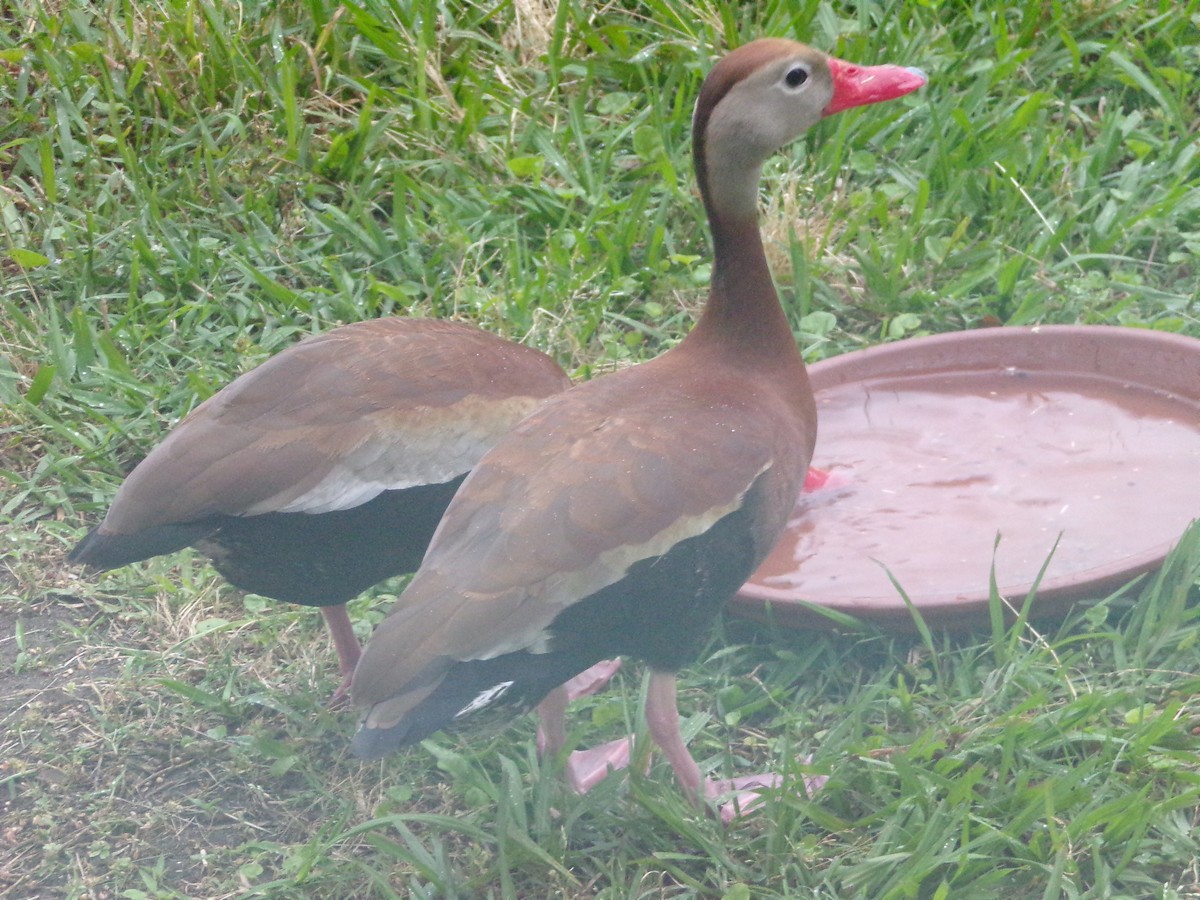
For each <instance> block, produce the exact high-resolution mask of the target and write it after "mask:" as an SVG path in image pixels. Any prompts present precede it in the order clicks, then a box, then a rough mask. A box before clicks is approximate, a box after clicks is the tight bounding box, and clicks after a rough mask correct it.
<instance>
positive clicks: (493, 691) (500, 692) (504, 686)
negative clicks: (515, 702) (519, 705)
mask: <svg viewBox="0 0 1200 900" xmlns="http://www.w3.org/2000/svg"><path fill="white" fill-rule="evenodd" d="M512 686H513V682H511V681H502V682H500V683H499V684H497V685H493V686H492V687H490V688H488V689H487V690H486V691H480V693H479V696H477V697H476V698H475V699H474V700H472V701H471V702H470V703H468V704H467V705H466V706H464V707H463V708H462V709H460V710H459V711H458V712H456V713H455V714H454V718H456V719H458V718H461V717H462V716H465V715H466V714H467V713H473V712H475V710H477V709H483V708H484V707H485V706H489V705H491V704H492V703H495V702H496V701H497V700H499V699H500V698H501V697H503V696H504V695H505V694H506V693H508V689H509V688H510V687H512Z"/></svg>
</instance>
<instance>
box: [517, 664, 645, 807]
mask: <svg viewBox="0 0 1200 900" xmlns="http://www.w3.org/2000/svg"><path fill="white" fill-rule="evenodd" d="M620 667H621V661H620V660H619V659H607V660H604V661H603V662H599V663H596V665H594V666H592V667H591V668H590V669H587V670H586V671H584V672H581V673H580V674H578V675H576V676H575V677H574V678H572V679H570V680H569V681H567V682H566V683H565V684H563V685H560V686H559V687H556V688H555V689H554V690H553V691H551V692H550V693H549V694H547V695H546V698H545V699H544V700H543V701H542V702H541V703H539V704H538V708H537V712H538V719H539V720H540V721H539V723H538V733H537V746H538V755H539V756H541V757H542V758H543V759H544V758H546V757H550V756H555V755H557V754H558V753H560V752H561V751H562V749H563V747H564V746H565V745H566V743H567V724H566V715H567V704H569V703H570V702H571V701H572V700H576V699H578V698H580V697H586V696H588V695H589V694H594V693H596V691H598V690H600V688H602V687H604V685H606V684H607V683H608V682H609V680H610V679H611V678H612V677H613V675H615V674H616V672H617V669H619V668H620ZM631 743H632V741H631V740H630V738H620V739H618V740H615V741H610V742H609V743H607V744H601V745H600V746H599V747H593V748H592V749H590V750H576V751H574V752H573V753H572V754H571V755H570V756H569V757H568V758H567V764H566V774H567V780H568V781H569V782H570V783H571V787H572V788H573V789H574V790H575V792H576V793H578V794H586V793H587V792H588V791H590V790H591V789H592V788H594V787H595V786H596V785H597V784H599V783H600V782H601V781H602V780H603V779H604V778H605V777H606V776H607V775H608V773H609V772H613V771H618V770H620V769H624V768H626V767H627V766H628V765H629V748H630V745H631Z"/></svg>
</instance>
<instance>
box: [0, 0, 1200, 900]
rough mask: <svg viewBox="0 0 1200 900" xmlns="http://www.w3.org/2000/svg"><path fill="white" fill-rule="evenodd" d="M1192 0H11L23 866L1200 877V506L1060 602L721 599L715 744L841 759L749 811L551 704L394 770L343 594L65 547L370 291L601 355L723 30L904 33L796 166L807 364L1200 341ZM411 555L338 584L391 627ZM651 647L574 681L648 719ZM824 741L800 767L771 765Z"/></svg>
mask: <svg viewBox="0 0 1200 900" xmlns="http://www.w3.org/2000/svg"><path fill="white" fill-rule="evenodd" d="M1198 17H1200V4H1197V3H1196V2H1166V0H1161V2H1158V0H1156V2H1144V0H1139V2H1133V0H1126V2H1089V3H1078V4H1071V3H1047V4H1040V5H1035V6H1028V5H1027V6H1026V7H1013V6H1011V5H1008V4H1001V3H999V2H996V0H973V2H964V3H960V4H955V5H954V6H953V8H948V7H946V6H944V5H941V6H939V5H938V4H925V3H920V2H916V0H882V2H864V3H859V4H854V5H841V4H832V3H829V2H815V0H799V2H791V3H782V2H765V3H758V4H736V3H728V2H719V3H702V4H683V3H681V2H679V0H643V2H632V0H631V2H628V3H620V4H618V3H610V4H603V5H593V4H582V3H580V2H578V0H563V2H561V3H559V4H556V5H555V4H547V3H543V2H539V0H495V2H485V3H465V2H460V0H443V2H441V3H433V2H429V0H413V2H403V0H358V2H355V3H338V4H335V3H333V2H329V0H306V2H303V3H301V2H296V0H284V2H279V3H274V2H273V3H267V2H255V0H243V2H239V3H213V2H209V0H156V2H152V3H145V4H134V3H129V2H125V0H96V2H89V3H84V2H81V0H56V2H51V3H35V2H32V0H14V2H13V3H10V4H8V5H7V7H6V11H5V16H4V22H3V25H2V26H0V173H2V175H3V177H2V179H0V519H2V521H3V528H2V529H0V625H2V626H3V628H2V629H0V678H2V681H0V685H2V688H0V717H2V718H3V722H4V732H3V735H2V737H0V741H2V744H0V746H2V755H0V803H2V804H3V814H2V815H0V887H2V888H3V890H4V892H5V895H6V896H12V897H42V896H68V897H97V898H100V897H127V898H141V897H153V898H168V897H213V898H216V897H234V896H265V897H295V896H307V897H330V898H334V897H337V898H343V897H395V896H413V897H422V896H430V897H435V896H436V897H481V896H495V897H543V896H564V897H578V898H585V897H586V898H635V897H682V896H698V897H720V898H728V900H741V898H750V897H867V898H913V897H922V898H924V897H928V898H949V897H968V896H969V897H972V898H986V897H1005V898H1009V897H1044V898H1054V897H1095V898H1100V897H1106V898H1108V897H1131V898H1133V897H1137V898H1142V897H1162V898H1176V897H1187V896H1197V895H1200V858H1198V856H1197V851H1196V844H1195V840H1194V836H1193V835H1194V830H1195V828H1196V827H1197V824H1198V822H1197V820H1198V819H1200V766H1198V765H1197V762H1196V760H1197V751H1198V750H1200V736H1198V735H1200V707H1198V706H1197V703H1196V700H1195V696H1196V695H1197V693H1198V691H1200V666H1198V664H1197V659H1198V657H1197V653H1198V652H1200V651H1198V649H1197V638H1198V637H1200V614H1198V612H1197V606H1196V604H1195V602H1194V601H1195V585H1196V583H1197V579H1198V578H1200V533H1197V532H1196V531H1195V530H1193V531H1192V532H1191V533H1190V534H1189V535H1187V536H1186V537H1185V539H1184V540H1183V541H1182V543H1181V546H1180V549H1179V551H1178V552H1177V554H1176V555H1175V556H1174V557H1173V559H1172V561H1171V562H1170V564H1169V565H1168V566H1167V568H1166V569H1165V570H1164V572H1163V574H1162V575H1161V576H1160V577H1158V578H1157V579H1149V580H1146V581H1144V582H1142V583H1140V584H1138V585H1135V586H1132V587H1131V588H1130V589H1128V590H1126V591H1123V592H1120V593H1118V594H1117V595H1114V596H1112V597H1106V598H1096V599H1097V602H1096V603H1095V604H1094V605H1091V606H1089V607H1087V608H1085V609H1081V610H1079V611H1077V612H1076V613H1074V614H1073V615H1072V616H1071V617H1069V618H1068V619H1067V620H1066V621H1063V622H1051V623H1047V622H1035V623H1034V625H1036V629H1037V630H1034V627H1033V626H1032V625H1027V624H1025V623H1020V624H1019V625H1017V626H1013V627H1012V628H1010V629H1006V628H1005V627H1003V626H994V627H993V629H992V630H990V631H989V630H987V629H986V628H985V629H984V630H982V631H980V632H979V633H977V634H970V635H960V636H953V637H952V636H947V635H943V634H940V633H938V632H936V631H931V632H928V631H927V633H926V636H924V637H922V636H920V635H919V634H918V635H916V636H910V635H890V634H881V633H877V632H875V631H872V630H870V629H867V628H863V629H844V630H843V631H842V632H840V633H838V634H818V633H795V632H787V633H782V632H781V633H776V632H773V631H771V630H770V629H766V628H762V627H757V626H751V625H748V624H746V623H741V622H736V621H729V622H726V623H724V624H723V627H722V629H721V631H720V633H719V634H718V635H716V636H715V637H714V640H713V642H712V643H711V645H710V647H709V648H708V650H707V651H706V653H705V658H704V659H703V660H702V662H700V663H699V664H697V665H696V666H695V667H693V668H692V669H691V670H689V671H688V672H687V673H686V676H685V678H684V680H683V682H682V689H681V696H682V705H683V712H684V714H685V716H686V717H687V723H686V724H687V728H688V730H689V732H690V733H691V734H692V735H693V737H692V744H691V746H692V748H693V751H694V752H695V754H696V755H697V757H698V759H699V760H701V763H702V765H703V766H705V767H708V768H711V769H715V770H719V771H732V770H734V769H736V768H741V767H748V766H751V765H755V764H761V763H763V762H764V761H767V760H769V761H770V762H771V763H772V764H775V765H782V766H783V767H784V769H785V774H789V775H790V777H793V778H797V779H798V778H800V777H801V775H802V774H803V773H804V772H806V771H808V770H809V769H811V770H815V771H817V772H820V773H824V774H828V775H829V776H830V781H829V783H828V784H827V785H826V787H825V788H824V789H823V791H822V792H821V793H820V794H819V795H818V796H817V797H816V798H815V799H814V800H813V801H811V802H801V801H799V800H796V799H793V798H790V797H788V796H786V795H781V796H780V797H779V798H777V799H775V800H773V801H772V804H771V806H770V808H769V810H768V812H767V814H765V815H760V816H757V817H755V818H753V819H750V820H747V821H746V822H744V823H742V824H739V825H737V826H735V827H733V828H730V829H722V828H721V827H720V826H719V825H718V824H717V823H715V822H713V821H711V820H708V819H705V818H703V817H701V816H698V815H696V814H695V813H693V812H692V811H691V810H689V809H688V808H686V807H685V806H684V805H683V804H682V803H681V801H680V800H679V798H678V797H677V796H676V794H675V793H674V787H673V784H672V782H671V780H670V778H669V775H668V773H667V771H666V769H665V767H664V766H663V765H662V764H661V762H660V763H657V764H656V765H655V767H654V768H653V770H652V773H651V774H652V777H650V778H642V777H635V778H633V779H632V781H631V782H630V781H620V780H614V781H613V783H612V784H607V783H606V784H605V785H604V786H603V787H602V788H600V789H598V790H597V791H596V792H594V793H593V794H591V795H589V796H587V797H584V798H573V797H569V796H566V795H564V794H563V793H562V792H561V791H560V789H559V787H558V784H557V781H556V780H555V779H554V778H553V777H539V776H540V775H541V771H540V770H541V768H542V766H541V764H540V763H539V761H538V760H537V758H536V755H535V753H534V752H533V742H532V726H531V724H530V723H529V722H528V721H522V722H519V723H516V724H514V725H513V726H512V727H510V728H508V729H505V730H502V731H501V730H497V731H495V732H485V733H473V734H470V735H468V736H465V737H447V736H445V735H439V736H437V737H435V738H434V739H431V740H430V741H427V742H425V744H424V745H423V747H422V749H420V750H416V751H413V752H411V753H408V754H406V755H404V756H402V757H398V758H395V759H390V760H387V761H385V762H384V763H381V764H374V765H370V766H364V765H360V764H358V763H355V762H354V761H352V760H350V759H348V758H347V756H346V754H345V746H346V739H347V736H348V734H349V732H350V728H351V725H352V722H351V719H350V717H349V716H347V715H334V714H331V713H329V712H327V711H326V710H325V709H323V708H322V706H321V702H322V700H323V698H324V697H325V696H327V695H328V693H329V691H330V690H331V689H332V686H333V681H334V679H335V676H334V673H333V668H332V666H331V657H330V653H329V651H328V649H327V647H326V646H325V642H324V637H323V635H322V634H321V631H320V628H319V625H318V623H317V617H316V616H315V615H313V614H312V613H311V612H310V611H306V610H299V609H292V608H282V607H279V606H275V605H273V604H268V603H267V602H266V601H263V600H261V599H260V598H257V597H253V596H248V597H242V596H241V595H239V594H237V593H236V592H234V591H232V590H230V589H229V588H228V587H226V586H224V585H223V584H222V583H220V581H219V580H218V579H216V578H215V577H214V576H213V574H212V572H211V570H210V569H209V568H208V567H207V566H205V565H204V564H203V563H202V562H201V561H200V560H199V559H193V558H191V557H190V556H188V555H187V554H180V555H177V556H175V557H172V558H170V559H165V560H155V561H153V562H150V563H147V564H145V565H142V566H136V567H131V568H130V569H128V570H122V571H118V572H115V573H112V574H110V575H107V576H105V577H104V578H102V579H100V580H99V581H97V582H95V583H92V582H88V581H85V580H82V579H81V578H80V577H79V575H78V574H77V573H75V572H73V571H71V570H69V569H68V568H66V567H65V566H64V565H63V554H64V552H65V551H66V549H67V548H69V546H70V545H71V544H72V543H73V542H74V541H75V540H76V539H78V537H79V536H80V535H81V534H82V531H83V528H84V527H85V525H86V524H87V523H89V522H92V521H94V520H95V518H96V517H97V516H98V515H99V514H100V513H101V511H102V510H103V509H104V508H105V506H106V505H107V503H108V501H109V499H110V498H111V496H112V493H113V491H114V490H115V488H116V485H117V484H118V483H119V479H120V476H121V474H122V472H123V471H126V470H127V469H128V467H129V466H130V465H131V464H132V463H134V462H135V461H136V460H137V459H138V458H139V457H140V456H141V455H142V454H143V453H144V452H145V451H146V450H147V449H148V448H149V447H151V446H153V444H154V443H155V442H157V441H158V440H160V439H161V438H162V436H163V435H164V434H165V433H166V431H167V430H168V428H169V427H170V425H171V424H172V423H173V422H175V421H176V420H177V419H178V418H179V417H180V416H181V415H183V414H184V413H185V412H186V411H187V410H189V409H190V408H192V407H193V406H194V405H195V404H196V403H198V402H199V401H200V400H202V399H203V398H204V397H206V396H208V395H210V394H211V393H212V392H213V391H214V390H216V389H218V388H219V387H220V386H221V385H222V384H224V383H226V382H227V381H228V380H230V379H231V378H232V377H233V376H235V375H236V374H237V373H239V372H241V371H245V370H246V369H248V368H250V367H252V366H254V365H256V364H258V363H259V362H261V361H262V360H263V359H265V358H267V357H268V356H269V355H271V354H272V353H276V352H278V351H279V350H281V349H283V348H284V347H287V346H289V345H291V344H292V343H294V342H295V341H296V340H297V339H298V338H299V337H301V336H302V335H304V334H307V333H311V332H316V331H323V330H326V329H328V328H330V327H332V326H333V325H335V324H337V323H339V322H345V321H351V320H355V319H360V318H364V317H368V316H378V315H388V314H410V313H411V314H418V315H438V316H456V317H461V318H466V319H470V320H473V321H477V322H479V323H480V324H482V325H484V326H485V327H488V328H490V329H493V330H495V331H498V332H500V333H503V334H505V335H507V336H510V337H513V338H517V339H521V340H525V341H528V342H529V343H531V344H534V345H537V346H539V347H541V348H543V349H546V350H548V351H550V352H552V353H554V354H555V355H556V356H557V357H558V358H559V359H560V361H562V362H563V363H564V364H565V365H568V366H569V367H570V368H571V369H572V371H573V372H574V373H575V374H576V375H578V376H579V377H588V376H590V375H591V374H594V373H596V372H600V371H603V370H605V369H607V368H610V367H612V366H615V365H621V364H625V363H627V362H629V361H636V360H640V359H645V358H649V357H652V356H654V355H656V354H657V353H659V352H661V351H662V350H663V349H664V348H666V347H668V346H670V345H671V344H672V343H674V342H675V341H677V340H678V339H679V338H680V336H681V335H682V334H683V333H685V332H686V329H687V327H688V326H689V324H690V322H691V321H692V317H693V315H694V313H695V311H696V310H697V308H698V306H699V304H700V302H701V301H702V298H703V293H704V283H705V279H706V277H707V269H706V265H705V260H706V259H707V245H706V236H705V233H704V230H703V228H702V224H701V218H700V212H701V210H700V206H699V201H698V198H697V197H696V195H695V193H694V191H693V186H692V180H691V173H690V164H689V161H688V140H687V124H688V118H689V115H690V110H691V104H692V102H693V99H694V96H695V93H696V90H697V88H698V85H699V81H700V79H701V77H702V75H703V73H704V71H705V70H706V68H707V67H708V65H710V63H711V61H712V60H713V59H714V58H715V57H716V56H717V55H719V53H720V52H721V48H722V47H724V46H726V45H728V44H729V43H732V42H739V41H743V40H746V39H748V38H750V37H753V36H756V35H759V34H777V35H791V36H797V37H802V38H805V39H807V40H810V41H811V42H812V43H814V44H816V45H818V46H821V47H823V48H827V49H830V50H833V51H835V52H837V53H838V54H839V55H842V56H844V57H847V58H851V59H856V60H861V61H864V62H876V61H885V60H887V61H893V62H899V63H902V64H906V65H919V66H921V67H923V68H924V69H926V70H927V71H928V72H929V73H930V74H931V76H932V80H931V83H930V85H929V87H928V88H926V89H925V90H924V91H922V92H921V93H919V94H918V95H915V96H913V97H910V98H907V99H905V100H904V101H901V102H897V103H893V104H891V105H889V106H885V107H879V108H875V109H870V110H863V111H860V112H850V113H847V114H843V115H841V116H839V117H837V118H836V119H832V120H830V121H829V122H826V123H824V124H823V125H822V127H820V128H819V129H817V130H815V131H814V133H813V134H811V135H810V136H809V137H808V138H806V139H805V141H803V142H802V143H801V144H800V145H798V146H797V147H796V148H794V152H791V153H789V154H786V155H785V156H784V157H782V158H781V159H779V160H778V161H776V162H773V163H772V164H771V165H770V166H769V167H768V173H767V182H766V185H765V189H764V210H765V212H764V228H765V229H766V231H767V233H768V235H769V238H770V245H771V254H772V262H773V265H774V267H775V271H776V275H777V279H778V281H779V283H780V289H781V294H782V295H783V297H784V299H785V301H786V304H787V307H788V310H789V315H791V316H792V319H793V323H794V326H795V329H796V332H797V337H798V339H799V340H800V341H801V342H802V345H803V346H804V347H805V348H806V352H807V353H808V354H809V356H810V357H811V358H813V359H817V358H821V357H823V356H827V355H832V354H834V353H839V352H843V351H846V350H849V349H853V348H856V347H860V346H865V345H869V344H874V343H878V342H880V341H883V340H890V339H895V338H899V337H904V336H911V335H914V334H919V333H923V332H938V331H947V330H958V329H963V328H970V327H978V326H981V325H989V324H997V323H1006V324H1028V323H1038V322H1088V323H1110V324H1122V325H1129V326H1135V327H1146V328H1156V329H1162V330H1169V331H1177V332H1182V333H1186V334H1190V335H1193V336H1200V318H1198V316H1200V301H1198V296H1200V277H1198V276H1197V263H1198V261H1200V260H1198V257H1200V156H1198V147H1200V144H1198V143H1197V140H1196V137H1197V134H1196V132H1197V119H1196V115H1195V109H1196V104H1197V100H1198V99H1200V89H1198V87H1197V81H1196V78H1195V74H1194V73H1195V72H1196V71H1197V66H1198V64H1200V42H1197V41H1196V39H1195V35H1196V32H1195V23H1196V21H1197V18H1198ZM399 587H400V586H399V585H395V584H392V585H386V586H384V587H383V588H381V589H380V590H379V591H378V592H377V593H376V595H375V596H374V597H369V598H363V599H360V600H358V601H356V602H355V603H354V604H353V605H352V613H353V614H354V616H355V618H356V620H358V621H360V622H362V628H363V634H364V636H365V634H366V633H368V632H369V629H370V627H371V625H372V624H373V623H374V622H375V621H377V620H378V618H379V616H380V615H381V614H382V610H383V609H385V608H386V605H387V602H388V599H389V598H390V597H391V596H394V594H395V592H396V590H398V589H399ZM640 684H641V675H640V673H639V672H638V671H637V670H636V669H635V668H631V669H630V670H629V671H628V672H627V673H626V674H625V675H623V676H622V677H621V678H620V679H619V683H618V684H617V685H616V686H615V687H614V688H613V689H612V690H609V691H607V692H605V693H604V694H603V695H601V696H600V697H597V698H593V699H591V700H589V701H586V702H584V703H582V704H581V709H580V710H579V711H578V713H577V714H576V716H575V717H574V719H573V721H574V722H575V723H576V724H577V726H578V729H579V736H580V737H581V738H582V739H584V740H587V741H597V740H602V739H605V738H606V737H611V736H615V735H616V734H618V733H620V732H621V731H622V730H623V729H625V728H627V727H629V726H630V724H631V723H634V722H636V721H637V717H638V716H637V714H638V704H639V702H640V700H639V690H640ZM809 752H814V753H815V756H814V759H813V761H812V763H811V765H810V766H802V765H801V764H800V763H798V762H792V763H789V762H788V761H789V760H798V759H800V758H803V757H804V756H805V755H806V754H808V753H809Z"/></svg>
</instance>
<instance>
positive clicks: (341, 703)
mask: <svg viewBox="0 0 1200 900" xmlns="http://www.w3.org/2000/svg"><path fill="white" fill-rule="evenodd" d="M353 680H354V672H353V670H351V671H350V672H349V674H347V675H346V676H345V677H343V678H342V683H341V684H339V685H338V686H337V690H336V691H334V692H333V693H332V694H330V695H329V699H328V700H327V701H326V702H325V708H326V709H344V708H345V707H346V705H347V704H348V703H349V702H350V682H351V681H353Z"/></svg>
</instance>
